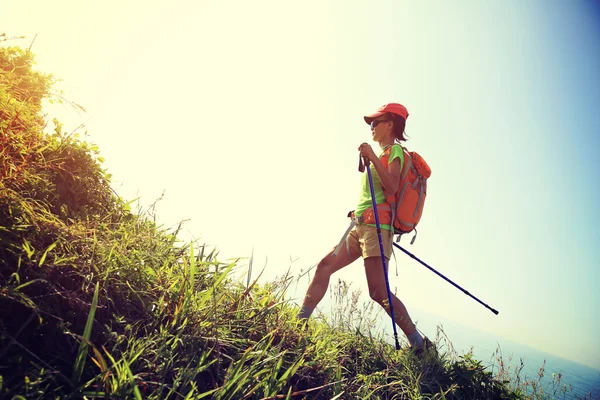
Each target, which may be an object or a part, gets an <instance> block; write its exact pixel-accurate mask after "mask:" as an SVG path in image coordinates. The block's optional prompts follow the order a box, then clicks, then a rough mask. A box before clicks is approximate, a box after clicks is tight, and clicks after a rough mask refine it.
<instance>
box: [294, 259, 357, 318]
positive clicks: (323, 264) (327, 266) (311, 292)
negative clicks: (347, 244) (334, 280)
mask: <svg viewBox="0 0 600 400" xmlns="http://www.w3.org/2000/svg"><path fill="white" fill-rule="evenodd" d="M333 250H334V249H332V250H331V251H330V252H329V253H328V254H327V255H326V256H325V257H323V259H322V260H321V261H320V262H319V264H317V269H316V271H315V276H313V279H312V281H311V282H310V285H309V286H308V290H307V291H306V296H304V302H303V303H302V305H303V306H304V307H305V308H308V309H311V310H314V309H315V307H317V305H318V304H319V302H320V301H321V300H322V299H323V296H325V293H326V292H327V288H328V287H329V278H330V277H331V275H332V274H333V273H334V272H336V271H339V270H340V269H342V268H344V267H345V266H347V265H349V264H351V263H352V262H354V261H355V260H356V259H357V258H358V257H359V254H352V251H350V253H351V254H348V252H347V251H346V249H345V248H343V249H342V250H341V251H340V252H339V253H338V254H337V256H333V255H332V253H333Z"/></svg>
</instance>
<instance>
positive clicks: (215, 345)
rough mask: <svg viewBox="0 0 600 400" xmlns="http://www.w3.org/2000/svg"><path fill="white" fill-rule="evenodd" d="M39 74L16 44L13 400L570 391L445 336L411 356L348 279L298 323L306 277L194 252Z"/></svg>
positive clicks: (3, 208)
mask: <svg viewBox="0 0 600 400" xmlns="http://www.w3.org/2000/svg"><path fill="white" fill-rule="evenodd" d="M32 64H33V56H32V55H31V53H29V52H27V51H24V50H21V49H18V48H8V49H5V48H0V69H1V70H2V74H0V114H1V116H2V118H1V119H0V145H1V147H0V156H1V159H0V160H1V161H0V173H1V174H0V178H1V179H0V398H7V399H58V398H60V399H79V398H86V399H92V398H110V399H202V398H207V399H208V398H210V399H299V398H311V399H312V398H315V399H316V398H322V399H371V398H374V399H421V398H430V399H492V398H505V399H520V398H534V399H542V398H561V397H565V396H566V395H567V393H568V388H566V387H564V386H561V383H560V376H559V377H558V379H557V380H556V384H555V385H554V387H550V388H543V387H542V385H541V381H540V380H538V381H537V382H536V381H532V382H522V381H520V380H519V379H518V373H519V371H518V370H516V369H515V370H512V369H511V367H510V366H507V365H506V364H505V363H504V361H502V360H503V359H502V357H501V356H500V358H499V359H500V360H501V361H500V363H499V364H498V365H497V366H493V367H494V368H496V367H497V368H498V370H490V368H488V367H485V366H483V365H482V363H481V362H480V361H478V360H475V359H474V358H473V357H472V355H471V354H463V355H459V354H457V353H456V352H455V351H454V349H453V348H452V344H451V342H450V340H449V339H448V338H447V337H446V336H445V335H444V333H443V330H442V329H439V331H438V336H437V337H436V338H435V341H436V343H437V346H438V349H439V356H436V355H433V354H429V355H427V356H426V357H425V358H424V359H419V358H417V357H415V355H414V354H412V353H411V352H410V351H409V350H408V349H407V348H406V347H405V348H403V349H401V350H400V351H396V350H395V349H394V346H393V345H391V344H390V343H388V342H387V341H386V340H385V339H384V338H383V337H382V336H380V334H377V333H374V332H373V331H372V330H371V329H372V328H371V327H372V326H374V325H375V323H374V321H376V319H377V318H378V315H377V312H378V311H377V310H374V309H373V306H372V304H359V301H358V294H357V293H352V292H351V291H350V288H349V286H348V285H346V284H345V283H344V282H342V281H338V283H337V284H336V285H335V286H334V287H332V288H331V292H330V293H331V294H332V295H333V296H334V300H335V301H334V303H335V307H334V308H333V311H332V313H331V315H329V316H321V317H320V318H314V319H311V320H310V321H308V323H306V324H304V323H301V322H299V321H297V320H296V318H295V315H296V313H297V312H298V307H297V306H296V305H295V304H294V303H293V302H292V301H291V300H290V298H289V296H288V295H287V292H288V289H289V287H290V285H292V284H293V283H297V280H298V279H301V278H302V275H301V276H298V277H294V276H293V275H292V274H291V272H290V271H288V273H287V274H285V275H284V276H282V277H279V278H277V279H275V280H273V281H272V282H268V283H260V284H259V283H258V276H260V275H258V276H257V277H254V276H253V274H252V257H251V258H250V260H246V259H241V258H240V259H236V260H219V258H218V252H217V251H216V250H215V249H209V248H207V247H206V246H204V245H201V244H198V243H181V242H179V241H178V239H177V234H178V232H179V229H180V226H179V227H177V228H175V229H173V230H167V229H164V228H163V227H161V226H157V225H156V223H155V221H156V218H155V215H153V214H152V213H149V212H148V211H146V212H144V211H142V210H137V211H136V212H135V213H134V212H133V211H132V208H131V204H130V203H128V202H126V201H125V200H123V199H121V198H120V197H119V196H118V195H117V194H116V193H114V192H113V190H112V189H111V187H110V175H109V174H108V173H107V171H105V170H103V169H102V168H101V161H102V160H101V158H100V157H99V156H98V149H97V148H96V147H95V146H94V145H91V144H89V143H87V142H85V141H84V140H82V139H79V138H78V137H77V132H71V133H65V132H63V131H62V126H61V125H60V123H59V122H58V121H54V131H53V132H51V133H44V128H45V127H46V121H45V119H44V116H43V115H42V114H41V106H40V104H41V103H40V102H41V99H42V98H44V97H52V95H51V93H50V92H49V90H50V89H49V88H50V87H51V85H50V83H51V80H52V79H51V77H49V76H45V75H42V74H39V73H36V72H35V71H33V70H32V68H31V67H32ZM152 209H153V208H152V207H151V210H152ZM243 271H246V273H247V275H246V279H245V280H243V279H234V278H233V273H234V272H238V273H239V272H243ZM513 373H516V378H515V376H513V375H512V374H513ZM542 373H543V372H542ZM540 379H541V376H540ZM553 382H554V381H553Z"/></svg>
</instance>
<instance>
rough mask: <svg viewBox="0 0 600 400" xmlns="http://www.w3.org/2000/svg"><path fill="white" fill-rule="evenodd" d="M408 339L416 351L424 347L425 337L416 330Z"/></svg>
mask: <svg viewBox="0 0 600 400" xmlns="http://www.w3.org/2000/svg"><path fill="white" fill-rule="evenodd" d="M406 337H407V338H408V341H409V342H410V345H411V347H413V348H415V349H418V348H419V347H423V336H421V334H420V333H419V331H418V330H416V329H415V331H414V333H412V334H410V335H406Z"/></svg>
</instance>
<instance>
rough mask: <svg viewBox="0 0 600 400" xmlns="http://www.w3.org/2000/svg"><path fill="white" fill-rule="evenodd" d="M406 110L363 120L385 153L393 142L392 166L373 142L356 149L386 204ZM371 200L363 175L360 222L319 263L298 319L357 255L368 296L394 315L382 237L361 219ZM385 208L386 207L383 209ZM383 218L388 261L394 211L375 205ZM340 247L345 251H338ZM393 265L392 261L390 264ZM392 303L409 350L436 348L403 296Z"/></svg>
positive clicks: (400, 156)
mask: <svg viewBox="0 0 600 400" xmlns="http://www.w3.org/2000/svg"><path fill="white" fill-rule="evenodd" d="M407 118H408V111H407V110H406V108H405V107H404V106H403V105H401V104H398V103H389V104H386V105H384V106H382V107H380V108H379V110H377V112H375V113H373V114H371V115H367V116H365V117H364V119H365V122H366V123H367V124H369V125H370V126H371V134H372V136H373V141H374V142H377V143H378V144H379V147H380V149H381V151H382V152H383V151H385V150H386V149H387V148H388V147H389V146H392V148H391V151H390V156H389V164H388V165H387V166H386V165H383V163H382V162H381V160H380V159H379V158H378V157H377V156H376V155H375V153H374V151H373V149H372V148H371V146H370V145H369V144H367V143H363V144H361V145H360V146H359V148H358V150H359V151H360V155H361V157H363V158H366V159H368V160H369V161H370V163H371V166H370V168H371V173H372V176H373V187H374V192H375V198H376V200H377V204H378V205H379V204H381V203H385V196H384V193H383V189H382V186H383V187H385V188H387V189H389V192H390V193H396V191H397V188H398V185H399V183H400V172H401V171H402V167H403V163H404V153H403V151H402V147H401V146H400V145H399V144H400V143H401V142H402V141H405V140H406V137H405V136H404V128H405V125H406V119H407ZM372 207H373V203H372V200H371V191H370V187H369V181H368V178H367V174H363V178H362V187H361V192H360V200H359V202H358V205H357V206H356V210H354V211H353V212H351V213H350V214H349V216H350V217H351V218H352V219H353V220H354V221H355V222H356V223H357V225H355V226H354V227H353V228H352V230H351V231H350V232H349V233H348V235H347V237H346V238H345V245H344V239H342V242H340V245H338V246H337V249H336V248H333V249H332V250H331V251H330V252H329V253H328V254H327V255H326V256H325V257H324V258H323V259H322V260H321V261H320V262H319V263H318V264H317V268H316V272H315V275H314V277H313V279H312V281H311V283H310V285H309V287H308V290H307V292H306V296H305V297H304V301H303V304H302V308H301V309H300V312H299V313H298V316H297V318H298V319H301V320H302V319H304V320H306V319H308V318H309V317H310V315H311V314H312V312H313V310H314V309H315V307H317V305H318V304H319V302H320V301H321V299H322V298H323V296H325V292H326V291H327V288H328V286H329V278H330V277H331V275H332V274H333V273H334V272H336V271H339V270H340V269H342V268H344V267H345V266H347V265H349V264H351V263H352V262H354V261H355V260H356V259H358V257H360V256H362V257H363V259H364V263H365V273H366V275H367V283H368V286H369V295H370V296H371V298H372V299H373V300H375V301H376V302H377V303H379V305H381V306H382V307H383V308H384V309H385V310H386V312H387V313H388V314H389V315H390V317H391V311H390V308H389V306H388V304H389V300H388V293H387V286H386V283H385V275H384V271H383V264H382V260H381V250H380V247H379V238H378V235H377V229H376V225H375V224H374V223H373V224H365V223H363V222H362V221H363V219H364V216H363V213H365V211H366V214H365V216H367V215H368V213H371V220H374V219H373V217H372V214H373V208H372ZM382 208H383V207H382ZM377 209H378V214H379V221H380V225H381V233H382V241H383V247H384V252H385V257H386V259H387V261H389V259H390V256H391V253H392V239H393V234H392V232H391V230H390V220H391V211H390V209H389V207H388V208H387V210H383V209H380V207H379V206H378V207H377ZM340 250H341V251H340ZM388 265H389V263H388ZM391 297H392V306H393V309H394V313H395V314H396V315H395V317H394V321H395V322H396V324H397V325H398V326H399V327H400V329H402V331H403V332H404V334H405V335H406V337H407V338H408V341H409V342H410V345H411V348H412V349H414V350H415V352H416V353H419V354H420V353H422V351H423V349H425V348H430V347H433V345H432V343H431V341H429V339H428V338H427V337H423V336H421V334H420V333H419V331H417V328H416V326H415V324H414V323H413V321H412V320H411V318H410V316H409V315H408V311H407V310H406V307H405V306H404V304H402V302H401V301H400V299H398V298H397V297H396V296H395V295H394V294H393V293H392V294H391Z"/></svg>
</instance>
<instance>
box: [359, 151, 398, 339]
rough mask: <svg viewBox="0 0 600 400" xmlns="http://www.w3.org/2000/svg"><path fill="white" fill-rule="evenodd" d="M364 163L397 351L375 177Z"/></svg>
mask: <svg viewBox="0 0 600 400" xmlns="http://www.w3.org/2000/svg"><path fill="white" fill-rule="evenodd" d="M361 159H362V158H361ZM364 163H365V166H366V167H367V174H368V175H369V188H370V189H371V200H372V201H373V212H374V213H375V225H376V226H377V237H378V238H379V250H380V251H381V263H382V264H383V275H384V276H385V286H386V288H387V294H388V301H389V303H390V312H391V314H392V327H393V328H394V339H395V340H396V350H400V343H399V342H398V332H397V331H396V321H394V316H395V314H394V304H393V303H392V292H391V291H390V282H389V280H388V273H387V266H386V262H385V251H384V250H383V241H382V239H381V226H380V225H379V214H378V213H377V200H375V190H374V189H373V177H372V176H371V168H369V159H368V158H366V157H365V159H364ZM359 170H361V171H362V164H361V165H359Z"/></svg>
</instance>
